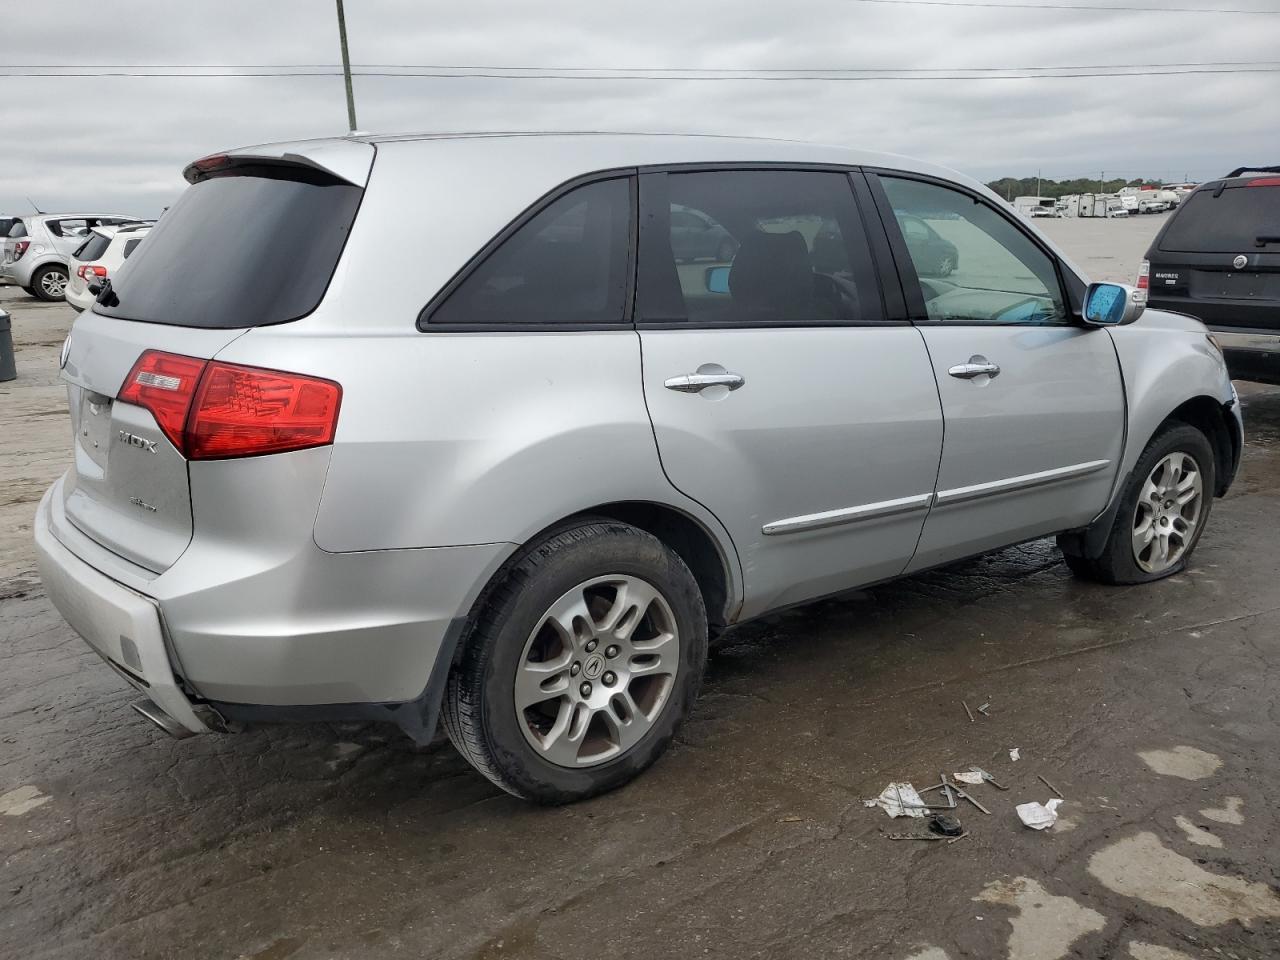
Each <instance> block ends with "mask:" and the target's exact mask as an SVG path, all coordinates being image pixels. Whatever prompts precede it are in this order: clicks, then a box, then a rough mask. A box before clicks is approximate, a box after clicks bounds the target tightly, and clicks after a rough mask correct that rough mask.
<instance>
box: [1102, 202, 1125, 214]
mask: <svg viewBox="0 0 1280 960" xmlns="http://www.w3.org/2000/svg"><path fill="white" fill-rule="evenodd" d="M1128 215H1129V211H1128V210H1126V209H1125V208H1124V207H1123V206H1122V205H1121V204H1119V203H1108V204H1107V216H1108V217H1127V216H1128Z"/></svg>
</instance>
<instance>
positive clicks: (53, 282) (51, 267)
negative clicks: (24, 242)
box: [31, 263, 67, 303]
mask: <svg viewBox="0 0 1280 960" xmlns="http://www.w3.org/2000/svg"><path fill="white" fill-rule="evenodd" d="M31 293H32V294H33V295H34V296H36V297H38V298H39V299H41V300H45V301H47V302H49V303H52V302H54V301H56V300H65V299H66V297H67V269H66V267H63V266H61V265H59V264H56V263H50V264H46V265H45V266H43V267H40V268H39V269H38V270H36V272H35V273H34V274H32V276H31Z"/></svg>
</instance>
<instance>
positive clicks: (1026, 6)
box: [852, 0, 1280, 17]
mask: <svg viewBox="0 0 1280 960" xmlns="http://www.w3.org/2000/svg"><path fill="white" fill-rule="evenodd" d="M852 2H853V3H881V4H892V5H903V6H922V7H983V8H986V9H988V10H1108V11H1111V10H1118V11H1122V12H1124V11H1136V12H1138V13H1227V14H1240V13H1242V14H1257V15H1260V16H1265V17H1274V16H1278V15H1280V10H1247V9H1246V10H1240V9H1222V8H1216V7H1130V6H1115V5H1111V4H1105V5H1104V4H1093V3H981V2H977V0H963V2H962V0H954V2H952V0H852Z"/></svg>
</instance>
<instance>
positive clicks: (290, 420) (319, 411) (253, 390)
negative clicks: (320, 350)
mask: <svg viewBox="0 0 1280 960" xmlns="http://www.w3.org/2000/svg"><path fill="white" fill-rule="evenodd" d="M118 399H120V400H122V401H124V402H125V403H134V404H137V405H138V406H140V407H144V408H145V409H147V410H149V411H150V412H151V415H152V416H154V417H155V418H156V423H158V424H159V425H160V429H161V430H163V431H164V434H165V436H166V437H168V438H169V441H170V442H171V443H172V444H173V445H174V446H175V447H177V448H178V450H179V451H180V452H181V453H182V454H183V456H185V457H187V458H188V459H190V460H212V459H218V458H225V457H251V456H257V455H259V454H264V453H283V452H285V451H287V450H303V449H305V448H307V447H318V446H323V445H324V444H328V443H332V442H333V435H334V432H335V431H336V430H337V426H338V408H339V406H340V405H341V402H342V388H341V387H340V386H339V385H338V384H336V383H334V382H333V381H332V380H321V379H319V378H317V377H303V376H299V375H298V374H293V373H282V372H280V371H277V370H262V369H259V368H257V367H241V366H237V365H235V364H230V363H217V362H213V361H206V360H197V359H195V358H194V357H183V356H177V355H175V354H171V353H161V352H159V351H157V350H148V351H147V352H146V353H144V354H143V355H142V356H141V357H139V358H138V362H137V363H135V364H134V366H133V370H131V371H130V372H129V377H128V379H126V380H125V385H124V388H123V389H122V390H121V391H120V396H119V398H118Z"/></svg>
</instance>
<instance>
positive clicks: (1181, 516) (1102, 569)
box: [1058, 421, 1216, 585]
mask: <svg viewBox="0 0 1280 960" xmlns="http://www.w3.org/2000/svg"><path fill="white" fill-rule="evenodd" d="M1214 468H1215V461H1214V456H1213V447H1212V446H1211V445H1210V443H1209V439H1208V438H1207V437H1206V436H1205V435H1204V434H1203V433H1202V432H1200V431H1199V430H1197V429H1196V428H1195V427H1193V426H1190V425H1188V424H1185V423H1180V422H1176V421H1171V422H1170V423H1168V424H1166V425H1165V426H1164V427H1162V428H1161V429H1160V430H1159V431H1157V432H1156V435H1155V436H1154V437H1152V438H1151V442H1150V443H1148V444H1147V447H1146V449H1145V450H1143V451H1142V456H1141V457H1139V458H1138V462H1137V464H1136V465H1135V466H1134V468H1133V472H1132V473H1131V474H1130V475H1129V478H1128V480H1126V481H1125V488H1124V492H1123V493H1122V494H1121V498H1120V508H1119V510H1118V511H1117V512H1116V516H1115V520H1114V521H1113V523H1112V525H1111V531H1110V533H1109V534H1108V535H1107V542H1106V546H1105V547H1104V548H1103V551H1102V554H1101V555H1100V556H1098V557H1096V558H1093V557H1084V556H1081V555H1079V554H1078V553H1076V552H1075V549H1076V548H1075V546H1074V543H1073V540H1072V539H1071V538H1067V537H1059V538H1058V545H1059V546H1060V547H1061V548H1062V551H1063V558H1064V559H1065V560H1066V563H1067V567H1068V568H1069V569H1070V570H1071V572H1072V573H1074V574H1075V575H1076V576H1077V577H1080V578H1081V579H1084V580H1093V581H1095V582H1098V583H1107V584H1113V585H1118V584H1134V583H1150V582H1151V581H1153V580H1162V579H1164V578H1165V577H1169V576H1172V575H1173V574H1175V573H1180V572H1182V571H1183V570H1185V569H1186V566H1187V561H1188V560H1189V559H1190V558H1191V554H1192V553H1193V552H1194V551H1195V548H1196V545H1197V544H1198V543H1199V542H1200V536H1201V535H1202V534H1203V533H1204V528H1205V524H1206V523H1208V520H1209V510H1210V507H1211V506H1212V505H1213V491H1214V488H1215V484H1216V477H1215V475H1214ZM1184 488H1185V489H1184ZM1184 498H1185V502H1180V501H1182V500H1183V499H1184Z"/></svg>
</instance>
